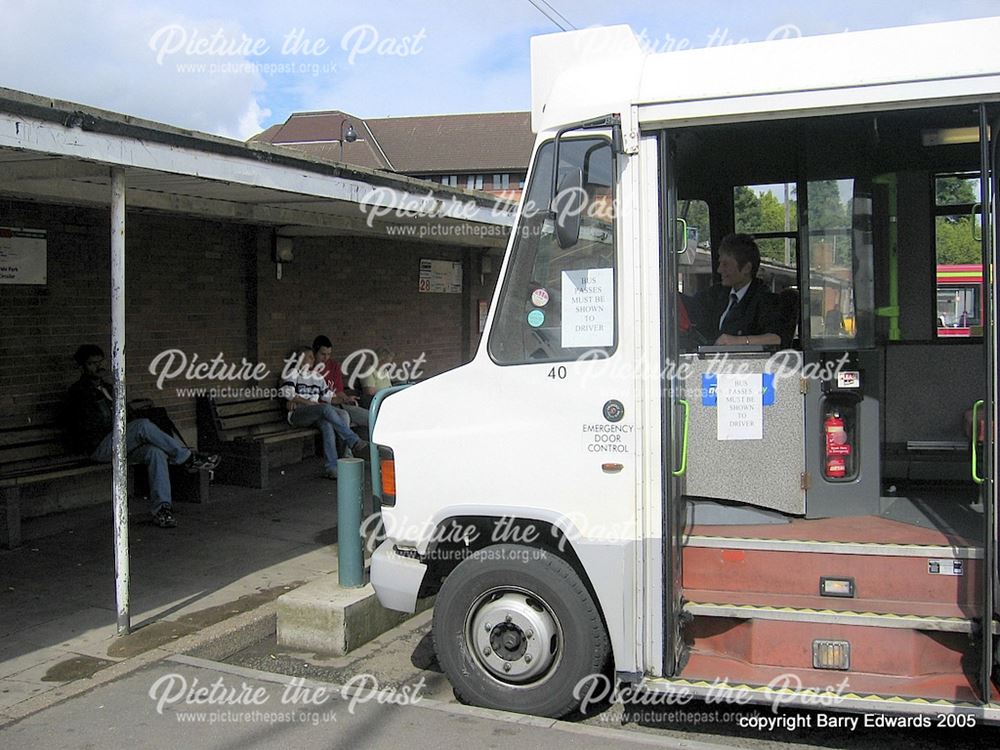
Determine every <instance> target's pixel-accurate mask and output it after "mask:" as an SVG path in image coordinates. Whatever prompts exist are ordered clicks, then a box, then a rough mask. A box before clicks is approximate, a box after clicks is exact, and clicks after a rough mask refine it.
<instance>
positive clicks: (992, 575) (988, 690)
mask: <svg viewBox="0 0 1000 750" xmlns="http://www.w3.org/2000/svg"><path fill="white" fill-rule="evenodd" d="M998 139H1000V118H998V119H996V120H995V121H994V122H993V127H992V136H991V132H990V122H989V118H988V114H987V108H986V106H985V105H980V107H979V143H980V167H981V169H980V188H981V194H982V201H983V233H982V251H983V304H984V308H985V310H984V312H985V315H984V316H983V345H984V347H985V350H986V351H985V357H984V359H985V362H986V399H985V402H986V403H985V404H984V406H985V409H984V410H983V419H984V422H985V424H984V429H983V430H982V435H983V457H984V459H985V461H984V463H985V464H986V466H985V472H984V473H982V474H979V475H978V476H976V473H977V472H973V474H974V477H973V478H974V479H975V480H976V481H977V482H979V483H980V492H981V499H982V504H983V520H984V524H985V534H984V544H983V563H984V569H985V570H986V571H987V574H986V575H984V576H983V577H982V580H983V591H982V597H983V605H984V606H983V620H982V631H981V632H982V644H983V650H982V661H981V675H980V685H981V690H982V695H983V696H984V700H986V701H989V698H990V696H991V695H992V693H993V687H992V684H991V679H992V674H993V670H994V669H995V668H996V667H997V664H998V663H1000V650H998V649H1000V644H997V643H995V641H996V636H995V635H994V633H993V627H992V625H993V616H994V613H995V612H996V611H997V604H998V600H1000V596H998V587H1000V582H998V578H1000V572H998V569H997V514H996V467H997V465H998V455H997V440H996V435H995V430H996V425H997V398H996V397H997V391H996V389H997V382H996V381H997V338H996V337H997V330H998V328H997V325H996V315H997V287H996V277H995V274H996V248H997V237H996V235H995V234H994V233H995V232H996V231H998V229H1000V222H998V221H997V215H996V207H997V195H998V193H997V173H998V167H1000V150H998V148H997V143H998ZM978 437H979V425H978V424H977V423H976V421H975V420H973V425H972V435H971V442H972V453H973V461H974V463H973V466H974V467H975V466H976V464H975V457H976V450H977V440H978ZM998 682H1000V671H998Z"/></svg>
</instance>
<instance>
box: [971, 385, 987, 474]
mask: <svg viewBox="0 0 1000 750" xmlns="http://www.w3.org/2000/svg"><path fill="white" fill-rule="evenodd" d="M982 405H983V400H982V399H980V400H979V401H977V402H976V403H974V404H973V405H972V481H973V482H975V483H976V484H982V483H983V482H985V481H986V477H981V476H979V465H978V464H979V459H978V456H977V453H976V448H977V447H978V445H979V420H978V419H976V412H977V411H979V407H980V406H982Z"/></svg>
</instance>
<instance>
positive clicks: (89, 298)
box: [0, 201, 499, 515]
mask: <svg viewBox="0 0 1000 750" xmlns="http://www.w3.org/2000/svg"><path fill="white" fill-rule="evenodd" d="M109 224H110V215H109V212H108V211H102V210H96V209H82V208H72V207H63V206H45V205H36V204H29V203H18V202H10V201H0V226H15V227H27V228H32V229H44V230H46V232H47V251H48V255H47V265H48V283H47V284H46V285H44V286H21V285H0V426H12V425H26V424H33V423H39V422H47V421H51V420H52V419H54V417H55V415H56V412H57V409H58V406H59V403H60V401H61V399H62V396H63V394H64V393H65V391H66V388H67V387H68V386H69V385H70V384H71V383H72V382H73V381H74V380H76V379H77V377H78V376H79V372H78V370H77V368H76V366H75V364H74V363H73V361H72V354H73V352H74V350H75V349H76V347H77V346H79V345H80V344H81V343H87V342H92V343H96V344H98V345H99V346H101V347H102V348H103V349H104V350H105V352H106V353H108V354H109V355H110V330H111V322H110V303H111V300H110V297H111V291H110V279H109V276H110V240H109V234H110V228H109ZM270 237H271V232H270V230H269V229H256V228H253V227H248V226H245V225H239V224H227V223H223V222H212V221H204V220H198V219H190V218H182V217H173V216H164V215H158V214H149V213H135V212H129V213H128V215H127V217H126V243H127V244H126V320H127V330H126V346H127V351H126V361H127V372H126V385H127V390H128V398H129V399H135V398H142V397H148V398H152V399H153V400H154V401H155V402H156V403H157V404H158V405H162V406H165V407H167V408H168V409H169V411H170V414H171V416H172V417H173V418H174V421H175V422H176V423H177V424H178V426H179V427H180V429H181V431H182V433H183V434H184V436H185V437H186V439H187V440H188V441H189V443H191V444H194V443H195V440H196V430H195V409H194V399H193V398H192V397H191V396H190V395H184V396H181V395H178V393H177V389H178V388H186V387H197V386H206V385H207V386H211V385H220V383H218V382H215V383H212V382H209V383H204V382H198V381H188V380H186V379H184V378H179V379H176V380H172V381H169V382H168V383H167V384H166V385H165V387H164V389H163V390H158V389H157V387H156V382H155V381H156V378H155V376H154V375H153V374H151V373H150V372H149V365H150V362H151V361H152V360H153V358H155V357H156V356H157V355H158V354H159V353H161V352H163V351H164V350H169V349H178V350H180V351H182V352H183V353H184V355H185V356H187V358H188V361H189V362H190V361H192V359H193V357H194V355H197V356H198V357H199V359H200V360H201V361H206V360H210V359H211V358H212V357H214V356H215V355H216V354H218V353H221V354H222V355H223V357H224V358H225V361H226V362H227V363H239V362H240V361H241V360H242V359H243V358H244V357H245V358H246V359H247V360H249V361H252V362H257V361H261V362H264V363H266V364H267V365H268V367H269V368H270V369H271V370H272V377H271V378H270V379H268V380H267V381H265V382H261V383H260V385H262V386H267V387H273V386H275V385H276V384H277V380H278V375H279V374H280V370H281V365H282V361H283V359H284V357H285V355H286V354H287V352H288V351H289V350H290V349H291V348H292V347H294V346H296V345H298V344H309V343H311V342H312V339H313V337H314V336H316V335H317V334H318V333H325V334H326V335H327V336H329V337H330V338H331V339H332V340H333V342H334V349H335V352H336V354H337V355H338V356H339V357H341V358H343V357H344V356H345V355H347V354H348V353H350V352H351V351H354V350H355V349H358V348H372V349H378V348H379V347H380V346H383V345H385V346H388V347H389V348H390V349H392V350H393V351H394V352H395V353H396V355H397V360H403V359H410V360H412V359H415V358H416V357H418V356H419V355H420V354H421V353H423V354H425V355H426V363H425V364H424V365H423V373H424V376H430V375H434V374H436V373H439V372H443V371H444V370H447V369H450V368H452V367H456V366H458V365H459V364H461V363H462V362H464V361H466V360H467V359H468V358H469V357H471V355H472V353H474V352H475V348H476V346H477V344H478V340H479V333H478V300H479V299H488V298H489V297H490V295H491V293H492V287H493V284H494V283H495V281H496V277H495V270H496V269H497V268H498V267H499V260H497V259H494V260H493V261H492V267H493V269H494V273H493V274H489V275H486V276H485V277H481V275H480V269H481V266H480V255H479V251H475V250H469V249H463V248H447V247H439V246H434V245H428V244H421V243H405V242H400V241H397V240H390V239H371V238H335V239H331V238H297V239H296V240H295V249H294V253H295V259H294V261H293V262H292V263H286V264H284V265H283V267H282V271H283V278H282V279H281V280H280V281H279V280H278V279H277V278H276V273H275V271H276V268H275V264H274V263H273V261H272V259H271V240H270ZM421 258H433V259H441V260H455V261H462V262H463V264H464V267H465V280H464V282H463V292H462V294H429V293H420V292H418V291H417V282H418V278H419V265H420V260H421ZM481 280H482V281H483V282H485V287H482V286H480V281H481ZM108 366H109V368H110V362H109V363H108ZM107 492H108V490H107V482H106V480H102V479H100V478H95V479H94V481H93V482H90V481H84V482H82V483H76V484H74V485H73V486H72V487H69V486H67V487H65V488H56V487H51V486H48V485H45V486H40V487H39V488H38V490H37V493H36V492H33V493H31V494H32V496H33V497H32V499H31V502H29V503H27V504H26V505H27V507H26V508H25V511H24V512H25V514H26V515H34V514H37V513H39V512H48V511H50V510H56V509H62V508H66V507H73V506H75V505H79V504H82V503H84V502H87V498H88V497H89V498H90V499H91V501H95V500H100V499H102V498H103V497H104V496H106V495H107ZM36 494H37V495H38V496H37V497H34V495H36Z"/></svg>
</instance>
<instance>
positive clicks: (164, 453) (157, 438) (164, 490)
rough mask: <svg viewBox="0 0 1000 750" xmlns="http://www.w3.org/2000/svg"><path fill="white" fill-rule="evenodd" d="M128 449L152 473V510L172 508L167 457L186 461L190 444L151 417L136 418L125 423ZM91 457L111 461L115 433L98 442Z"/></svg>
mask: <svg viewBox="0 0 1000 750" xmlns="http://www.w3.org/2000/svg"><path fill="white" fill-rule="evenodd" d="M125 452H126V453H127V454H128V462H129V463H130V464H146V472H147V475H148V476H149V500H150V504H151V505H152V508H151V510H152V511H153V513H156V511H158V510H159V509H160V508H170V504H171V503H170V469H169V468H168V467H167V461H168V460H169V462H170V463H172V464H182V463H184V462H185V461H187V460H188V458H189V457H190V456H191V451H190V450H188V448H187V446H185V445H184V444H183V443H181V442H180V441H179V440H176V439H174V438H172V437H170V435H168V434H167V433H165V432H164V431H163V430H161V429H160V428H159V427H157V426H156V425H155V424H153V423H152V422H150V421H149V420H148V419H136V420H135V421H133V422H129V423H128V424H127V425H125ZM90 458H91V459H92V460H94V461H100V462H101V463H109V462H110V461H111V458H112V456H111V433H110V432H109V433H108V434H107V436H106V437H105V438H104V440H102V441H101V444H100V445H98V446H97V448H96V449H95V450H94V452H93V453H91V454H90Z"/></svg>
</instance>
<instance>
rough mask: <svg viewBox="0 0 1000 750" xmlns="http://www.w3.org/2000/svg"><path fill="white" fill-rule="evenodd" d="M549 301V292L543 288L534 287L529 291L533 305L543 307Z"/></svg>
mask: <svg viewBox="0 0 1000 750" xmlns="http://www.w3.org/2000/svg"><path fill="white" fill-rule="evenodd" d="M548 303H549V293H548V292H546V291H545V290H544V289H536V290H535V291H533V292H532V293H531V304H533V305H534V306H535V307H545V306H546V305H547V304H548Z"/></svg>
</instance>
